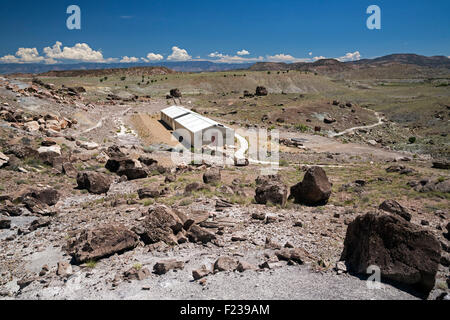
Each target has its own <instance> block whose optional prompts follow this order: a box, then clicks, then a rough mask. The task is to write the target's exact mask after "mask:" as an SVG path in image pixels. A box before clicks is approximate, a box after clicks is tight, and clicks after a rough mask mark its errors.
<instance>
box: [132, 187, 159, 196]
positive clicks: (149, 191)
mask: <svg viewBox="0 0 450 320" xmlns="http://www.w3.org/2000/svg"><path fill="white" fill-rule="evenodd" d="M137 193H138V196H139V199H146V198H157V197H159V195H160V192H159V191H158V190H155V189H151V188H142V189H139V190H138V191H137Z"/></svg>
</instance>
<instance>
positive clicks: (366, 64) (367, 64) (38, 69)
mask: <svg viewBox="0 0 450 320" xmlns="http://www.w3.org/2000/svg"><path fill="white" fill-rule="evenodd" d="M394 65H395V66H401V65H407V66H409V67H414V66H417V67H422V68H431V69H434V68H436V69H443V70H450V59H449V58H448V57H445V56H433V57H426V56H421V55H417V54H391V55H387V56H383V57H379V58H374V59H362V60H358V61H348V62H340V61H338V60H336V59H321V60H317V61H315V62H296V63H283V62H257V63H254V64H253V63H234V64H230V63H214V62H211V61H184V62H161V63H127V64H124V63H108V64H107V63H75V64H55V65H46V64H0V74H47V75H51V74H52V73H50V72H57V71H71V70H114V69H130V68H155V67H159V68H167V69H170V70H173V71H177V72H215V71H230V70H250V71H284V70H299V71H310V72H319V73H324V74H329V73H339V72H344V71H352V70H360V69H364V68H375V67H384V68H386V67H389V66H394ZM410 69H411V68H410ZM141 71H142V70H141ZM141 71H140V72H141ZM104 72H106V73H105V75H106V74H107V72H111V71H104ZM160 72H163V70H160ZM101 73H102V72H98V71H97V72H96V73H95V74H99V75H100V74H101ZM63 74H66V75H68V74H70V73H68V72H65V73H63ZM141 74H142V73H141ZM53 75H57V73H53Z"/></svg>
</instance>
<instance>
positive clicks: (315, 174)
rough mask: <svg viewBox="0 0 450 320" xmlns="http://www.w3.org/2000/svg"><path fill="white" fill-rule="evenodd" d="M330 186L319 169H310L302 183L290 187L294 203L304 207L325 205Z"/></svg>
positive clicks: (328, 196)
mask: <svg viewBox="0 0 450 320" xmlns="http://www.w3.org/2000/svg"><path fill="white" fill-rule="evenodd" d="M331 187H332V184H331V183H330V181H329V180H328V177H327V175H326V173H325V171H324V170H323V169H322V168H321V167H311V168H309V169H308V170H307V171H306V174H305V177H304V179H303V181H302V182H300V183H298V184H296V185H295V186H293V187H291V195H290V197H293V198H294V199H295V202H297V203H301V204H305V205H312V206H318V205H325V204H326V203H327V202H328V199H329V198H330V195H331Z"/></svg>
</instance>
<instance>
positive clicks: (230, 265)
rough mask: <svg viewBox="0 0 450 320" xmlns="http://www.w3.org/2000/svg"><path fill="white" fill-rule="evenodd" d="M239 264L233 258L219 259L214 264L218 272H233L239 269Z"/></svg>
mask: <svg viewBox="0 0 450 320" xmlns="http://www.w3.org/2000/svg"><path fill="white" fill-rule="evenodd" d="M238 264H239V262H238V261H237V260H236V259H233V258H231V257H227V256H224V257H219V258H218V259H217V260H216V262H215V263H214V270H217V271H233V270H235V269H236V268H237V266H238Z"/></svg>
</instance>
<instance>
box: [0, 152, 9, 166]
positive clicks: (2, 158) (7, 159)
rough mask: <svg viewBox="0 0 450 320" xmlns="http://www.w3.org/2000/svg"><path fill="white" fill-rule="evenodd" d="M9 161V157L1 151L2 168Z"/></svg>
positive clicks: (0, 162)
mask: <svg viewBox="0 0 450 320" xmlns="http://www.w3.org/2000/svg"><path fill="white" fill-rule="evenodd" d="M8 162H9V157H7V156H5V155H4V154H3V153H2V152H0V168H1V167H3V166H4V165H7V164H8Z"/></svg>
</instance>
